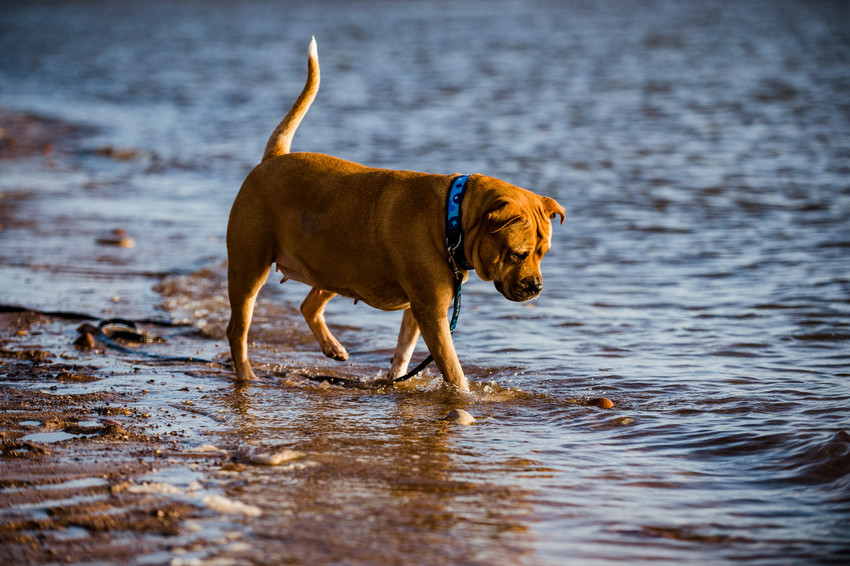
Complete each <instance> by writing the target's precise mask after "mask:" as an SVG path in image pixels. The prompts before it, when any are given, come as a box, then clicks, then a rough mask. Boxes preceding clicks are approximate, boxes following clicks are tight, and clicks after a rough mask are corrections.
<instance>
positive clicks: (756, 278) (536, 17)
mask: <svg viewBox="0 0 850 566" xmlns="http://www.w3.org/2000/svg"><path fill="white" fill-rule="evenodd" d="M849 21H850V7H848V5H847V4H845V3H843V2H818V3H804V2H784V1H783V2H738V3H734V4H727V3H721V2H710V1H702V2H688V3H679V2H674V1H672V0H671V1H657V2H646V3H632V4H623V3H620V2H594V3H584V2H551V3H550V2H545V1H537V2H478V1H471V2H464V3H463V4H462V5H459V4H456V3H450V2H362V3H361V2H318V3H307V4H289V3H272V2H268V3H263V2H239V3H237V2H224V1H220V2H181V3H179V4H172V3H166V2H146V3H134V4H129V3H109V2H106V3H97V2H95V3H85V4H80V5H72V4H52V3H51V4H34V3H27V4H26V5H22V6H16V7H5V8H4V15H3V16H2V18H0V106H2V107H6V108H13V109H20V110H26V111H32V112H37V113H41V114H47V115H50V116H54V117H57V118H61V119H63V120H67V121H70V122H73V123H78V124H84V125H86V126H88V127H91V128H94V132H93V133H91V132H90V133H87V135H85V136H82V137H81V138H80V140H79V142H78V146H77V147H76V149H75V150H74V151H71V152H70V153H67V154H62V155H58V156H56V157H55V163H53V164H52V165H53V168H52V169H45V168H44V166H43V165H44V163H43V162H44V160H43V159H36V160H28V161H24V162H15V163H13V162H4V163H3V172H2V176H1V177H0V182H2V189H3V191H4V192H5V193H6V194H7V195H13V196H16V197H20V198H19V199H18V200H16V204H15V207H16V208H15V215H13V217H12V218H13V219H12V220H11V221H9V220H5V221H4V224H5V223H6V222H8V225H4V227H3V231H2V232H0V255H2V264H3V270H2V273H0V281H2V302H3V303H7V304H8V303H14V304H25V305H28V306H31V307H38V308H43V309H48V310H50V309H62V310H75V311H83V312H91V313H94V314H97V315H102V314H105V313H118V314H119V315H121V316H128V317H132V316H140V317H142V316H144V317H148V316H160V317H162V316H168V317H171V318H174V319H177V320H187V321H191V322H193V323H194V324H196V325H197V326H198V327H199V328H201V330H202V331H203V332H204V333H205V335H206V336H207V337H208V339H207V340H204V339H201V338H196V339H194V341H189V342H188V343H178V346H179V347H186V348H193V349H198V348H204V351H205V353H206V354H208V355H210V356H213V355H217V354H222V353H223V352H225V350H226V349H225V346H224V344H223V341H222V329H223V326H224V325H225V324H226V320H227V316H228V313H227V306H226V303H225V301H224V295H223V293H224V289H225V285H226V282H225V280H224V272H223V260H224V258H225V252H224V245H223V237H224V230H225V223H226V217H227V213H228V211H229V207H230V203H231V201H232V199H233V197H234V196H235V194H236V191H237V189H238V187H239V184H240V183H241V181H242V179H243V178H244V176H245V175H246V174H247V172H248V171H249V170H250V169H251V168H252V167H253V166H254V165H255V164H256V162H257V161H258V160H259V158H260V156H261V154H262V151H263V148H264V145H265V142H266V139H267V137H268V135H269V133H270V132H271V130H272V129H273V128H274V126H275V125H276V124H277V122H278V120H279V119H280V117H281V116H282V114H283V113H284V112H285V111H286V109H287V108H288V107H289V105H290V104H291V102H292V100H293V99H294V97H295V96H296V95H297V93H298V91H299V90H300V88H301V85H302V84H303V80H304V74H305V67H306V64H305V58H306V50H307V44H308V42H309V39H310V36H311V35H315V36H316V38H317V40H318V43H319V55H320V59H321V63H322V71H323V84H322V89H321V91H320V93H319V96H318V99H317V101H316V103H315V105H314V107H313V109H311V111H310V114H309V115H308V117H307V118H306V120H305V121H304V123H303V125H302V127H301V129H300V130H299V132H298V134H297V135H296V137H295V141H294V145H293V147H294V149H295V150H305V151H317V152H324V153H331V154H334V155H337V156H339V157H343V158H347V159H351V160H354V161H358V162H361V163H365V164H368V165H372V166H379V167H391V168H399V169H415V170H424V171H432V172H440V173H449V172H453V171H459V172H481V173H486V174H490V175H493V176H497V177H500V178H503V179H505V180H507V181H509V182H512V183H515V184H517V185H520V186H524V187H528V188H531V189H533V190H535V191H537V192H539V193H541V194H547V195H550V196H552V197H554V198H556V199H557V200H558V201H559V202H560V203H561V204H563V205H564V206H565V207H566V209H567V221H566V223H565V225H564V226H562V227H557V228H556V229H555V234H554V243H553V249H552V251H551V252H550V253H549V255H548V256H547V257H546V258H545V259H544V262H543V272H544V277H545V282H546V288H545V290H544V292H543V295H542V297H541V298H540V299H538V300H537V301H535V302H533V303H530V304H522V305H519V304H513V303H508V302H506V301H505V300H503V299H502V298H501V297H500V296H499V295H498V293H497V292H496V291H495V290H494V289H493V287H492V285H490V284H488V283H483V282H481V281H478V280H476V279H475V277H474V276H473V277H472V280H471V282H470V283H469V284H468V285H466V286H465V287H464V310H463V313H462V314H461V319H460V323H459V327H458V331H457V332H456V333H455V345H456V347H457V349H458V352H459V354H460V358H461V361H462V364H463V366H464V368H465V371H466V372H467V374H468V376H469V377H470V378H471V380H472V381H473V385H472V387H473V393H472V394H471V395H470V396H469V397H457V396H455V395H453V394H451V393H450V392H447V391H445V390H444V389H443V388H442V387H441V385H440V381H439V379H436V378H435V376H434V375H433V374H430V375H426V376H425V377H423V378H419V379H417V380H416V381H414V382H413V383H412V384H410V385H408V386H404V387H400V388H397V389H396V390H394V391H389V392H386V391H385V392H368V391H366V392H364V391H356V390H350V389H344V388H340V387H327V386H323V387H316V386H314V385H310V383H311V382H304V381H303V380H300V379H299V378H298V373H299V372H302V373H304V372H306V373H311V374H339V373H342V374H344V375H347V376H355V377H368V376H371V375H374V374H375V373H377V372H379V371H381V370H386V368H387V367H388V365H389V362H388V359H389V357H390V356H391V353H392V349H393V347H394V340H395V336H396V332H397V327H398V323H399V315H398V313H381V312H378V311H373V310H370V309H369V308H368V307H366V306H364V305H362V304H361V305H357V306H354V305H352V304H351V302H350V301H345V300H342V299H337V300H336V301H334V302H332V303H331V304H330V306H329V308H328V320H329V322H330V323H331V326H332V328H334V330H335V332H336V334H337V337H338V338H340V340H341V341H342V342H343V343H344V344H345V345H346V346H347V347H348V349H349V351H350V352H351V354H352V357H351V360H350V362H351V363H346V364H343V365H339V364H337V363H335V362H330V361H325V360H324V359H322V357H321V354H320V352H318V347H317V346H316V345H315V344H314V343H313V341H312V338H311V336H310V335H309V331H308V330H307V329H306V325H304V324H303V322H301V321H300V320H299V317H298V316H297V305H298V303H299V302H300V300H301V299H302V298H303V295H304V294H305V293H306V291H307V289H306V288H305V287H303V286H300V285H298V284H295V283H288V284H286V285H283V286H279V285H277V281H276V280H270V282H269V284H268V285H267V287H266V288H265V289H264V291H263V295H262V296H261V299H260V305H259V307H258V313H257V318H256V320H255V323H254V333H253V334H252V338H253V339H254V340H255V342H256V343H257V347H256V348H255V349H254V350H252V356H253V358H254V359H255V360H256V361H257V364H256V365H257V366H258V368H259V369H260V370H262V371H265V372H267V373H268V372H271V371H278V372H283V373H288V375H289V376H290V377H289V378H287V379H284V378H281V379H271V380H270V381H266V382H264V383H261V384H257V385H255V386H251V387H248V388H246V389H236V390H234V389H233V388H232V387H231V386H230V385H229V384H228V382H227V380H226V376H223V375H221V376H213V377H210V378H209V379H206V380H205V381H204V385H205V386H207V385H214V386H216V387H217V389H216V390H215V391H216V393H214V394H211V395H210V396H208V397H206V401H205V402H206V403H208V404H209V405H210V407H209V410H210V411H211V412H212V413H213V414H214V415H216V419H217V420H216V423H217V424H216V426H215V427H214V429H213V430H212V431H211V432H210V433H209V434H212V435H213V436H214V437H215V440H216V442H218V443H219V444H221V445H224V446H228V447H235V446H239V445H245V444H248V445H254V446H260V447H269V446H285V447H289V448H292V449H295V450H299V451H301V452H304V453H306V454H308V455H309V456H308V458H309V461H310V462H311V465H310V466H306V467H304V468H300V469H293V470H289V471H275V470H274V469H268V470H266V469H259V470H254V471H252V472H249V473H246V474H247V475H246V477H245V481H244V482H243V483H242V484H241V487H240V489H239V493H238V496H239V498H240V500H241V501H242V502H244V503H246V504H248V505H256V506H259V507H260V508H262V509H263V514H262V516H260V517H257V518H252V519H245V521H246V522H247V524H248V525H249V526H250V528H251V529H252V532H253V533H255V535H254V536H253V538H252V539H251V540H250V543H251V544H250V546H249V547H247V548H242V549H241V552H242V553H243V554H242V557H243V558H245V559H246V560H252V561H255V562H257V563H261V562H264V561H268V560H272V561H282V560H285V559H294V560H300V561H305V562H306V561H310V560H316V561H319V562H333V561H336V562H352V563H365V562H370V563H379V564H390V563H399V562H418V563H437V562H446V561H449V562H452V563H501V564H512V563H526V564H555V563H581V564H613V563H623V562H627V563H635V564H636V563H647V564H649V563H653V564H654V563H659V562H665V561H671V562H672V561H675V562H682V563H684V562H688V563H732V562H748V563H755V564H778V563H781V564H813V563H823V564H828V563H835V564H837V563H842V562H846V561H847V560H850V543H848V541H849V540H850V416H848V409H850V387H848V385H847V378H848V376H850V356H848V354H850V349H848V340H850V260H849V259H848V251H847V250H848V247H850V229H848V226H850V225H848V223H847V218H848V217H850V183H848V179H850V104H848V102H847V100H848V99H847V95H846V93H847V92H848V90H850V32H849V31H848V30H850V26H848V22H849ZM103 148H111V149H117V150H132V155H131V157H132V158H131V159H126V160H122V159H114V158H110V157H108V156H105V155H104V154H106V153H109V152H106V151H104V150H103ZM36 218H37V228H33V226H32V223H31V222H30V223H28V222H27V220H29V219H36ZM115 227H122V228H125V229H127V230H128V233H129V234H130V235H131V236H132V237H133V238H134V239H135V240H136V242H137V246H136V247H135V248H133V249H131V250H124V249H118V248H104V247H96V246H93V244H92V242H93V241H94V239H95V238H96V237H97V235H98V234H99V233H100V232H102V231H107V232H108V231H109V230H111V229H112V228H115ZM163 277H165V280H164V282H163ZM163 309H164V310H163ZM422 355H424V347H423V346H422V344H421V343H420V346H419V353H418V354H417V356H422ZM175 371H176V370H175ZM432 371H434V370H433V369H432ZM181 375H182V377H180V376H181ZM174 379H188V378H187V377H186V376H185V375H183V374H179V373H178V374H177V377H175V378H174ZM211 381H212V382H213V383H210V382H211ZM78 387H79V385H78ZM598 396H606V397H608V398H610V399H612V400H613V401H614V403H615V407H614V409H613V410H611V411H604V410H600V409H598V408H595V407H592V406H588V405H587V404H586V401H587V400H588V399H590V398H592V397H598ZM458 407H464V408H466V409H467V410H468V411H470V412H471V413H472V414H473V415H475V416H476V417H477V418H478V419H479V421H478V423H477V424H476V425H473V426H471V427H460V426H457V425H451V424H449V423H444V422H442V421H440V420H439V419H440V418H441V417H442V416H443V415H445V414H446V413H447V412H448V411H449V410H451V409H453V408H458Z"/></svg>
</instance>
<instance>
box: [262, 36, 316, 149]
mask: <svg viewBox="0 0 850 566" xmlns="http://www.w3.org/2000/svg"><path fill="white" fill-rule="evenodd" d="M319 82H320V74H319V51H318V49H317V48H316V38H315V37H314V38H313V39H312V41H310V52H309V55H308V56H307V83H306V84H305V85H304V89H303V90H302V91H301V94H300V95H298V99H297V100H296V101H295V104H293V105H292V108H290V109H289V112H287V113H286V116H284V117H283V120H281V122H280V124H278V126H277V128H275V130H274V132H272V135H271V137H270V138H269V141H268V143H267V144H266V151H265V153H263V161H265V160H266V159H269V158H270V157H275V156H277V155H283V154H285V153H289V148H290V147H291V146H292V137H293V136H294V135H295V130H297V129H298V125H299V124H300V123H301V120H302V119H303V118H304V115H305V114H307V110H309V109H310V105H311V104H313V99H315V98H316V93H317V92H319Z"/></svg>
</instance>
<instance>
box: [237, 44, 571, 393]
mask: <svg viewBox="0 0 850 566" xmlns="http://www.w3.org/2000/svg"><path fill="white" fill-rule="evenodd" d="M318 89H319V59H318V55H317V51H316V43H315V39H314V40H313V41H312V42H311V43H310V52H309V58H308V76H307V83H306V85H305V86H304V90H303V91H302V92H301V95H300V96H299V97H298V99H297V100H296V101H295V104H294V105H293V106H292V108H291V109H290V111H289V112H288V113H287V115H286V116H285V117H284V119H283V121H281V123H280V125H278V127H277V129H275V131H274V133H273V134H272V135H271V138H269V141H268V144H267V146H266V150H265V154H264V155H263V160H262V162H261V163H260V164H259V165H257V167H256V168H254V170H253V171H251V173H250V174H249V175H248V177H247V178H246V179H245V182H244V183H243V184H242V188H241V189H240V191H239V194H238V195H237V196H236V200H235V201H234V203H233V208H232V209H231V211H230V220H229V222H228V225H227V258H228V266H227V280H228V295H229V297H230V308H231V318H230V324H229V325H228V327H227V337H228V340H229V341H230V350H231V354H232V356H233V363H234V366H235V369H236V375H237V377H238V378H239V379H252V378H254V372H253V371H252V370H251V364H250V362H249V361H248V327H249V326H250V324H251V318H252V315H253V310H254V302H255V300H256V297H257V293H258V292H259V290H260V287H262V286H263V283H264V282H265V280H266V278H267V277H268V274H269V271H270V268H271V264H272V263H276V264H277V270H278V271H280V272H281V273H282V274H283V278H284V280H286V279H293V280H295V281H300V282H302V283H306V284H307V285H310V286H311V287H312V290H311V291H310V293H309V294H308V295H307V298H306V299H304V302H303V303H302V305H301V312H302V313H303V314H304V318H305V319H306V320H307V324H308V325H309V326H310V329H311V330H312V331H313V334H314V335H315V336H316V339H317V340H318V342H319V344H320V345H321V347H322V351H323V352H324V353H325V355H327V356H329V357H331V358H334V359H337V360H345V359H347V358H348V352H346V350H345V348H343V346H342V345H341V344H340V343H339V342H338V341H337V340H336V338H334V336H333V335H332V334H331V332H330V330H329V329H328V327H327V324H325V318H324V309H325V305H326V304H327V303H328V301H330V300H331V298H333V297H334V296H335V295H337V294H339V295H343V296H345V297H349V298H353V299H355V301H357V300H359V301H363V302H365V303H367V304H369V305H371V306H373V307H375V308H379V309H383V310H400V309H404V314H403V316H402V321H401V330H400V332H399V336H398V345H397V346H396V350H395V355H394V356H393V360H392V366H391V368H390V371H389V374H388V377H389V378H395V377H398V376H400V375H402V374H404V372H405V371H407V366H408V363H409V362H410V358H411V355H412V353H413V349H414V346H415V344H416V341H417V339H418V338H419V333H420V331H421V333H422V336H423V337H424V339H425V344H426V345H427V346H428V350H429V351H430V352H431V355H432V356H433V357H434V360H435V361H436V362H437V367H438V368H439V370H440V372H442V374H443V377H444V379H445V380H446V381H447V382H449V383H451V384H453V385H455V386H457V387H458V388H460V389H462V390H468V386H467V382H466V377H464V375H463V370H462V369H461V367H460V362H459V361H458V358H457V354H456V353H455V349H454V345H453V344H452V338H451V333H450V331H449V322H448V320H447V316H446V314H447V311H448V309H449V306H450V305H451V303H452V299H453V296H454V282H455V277H454V271H453V267H452V265H451V262H453V261H454V259H453V258H451V259H450V256H451V255H452V254H451V252H449V251H448V250H447V247H446V232H445V225H446V221H445V218H446V210H447V206H448V205H447V201H446V197H447V194H448V191H449V187H450V185H451V183H452V181H453V179H454V176H452V175H431V174H425V173H414V172H411V171H393V170H387V169H371V168H368V167H364V166H362V165H358V164H357V163H352V162H350V161H343V160H342V159H337V158H335V157H331V156H329V155H322V154H317V153H289V148H290V146H291V143H292V137H293V135H294V134H295V130H296V128H298V125H299V124H300V123H301V120H302V118H303V117H304V115H305V114H306V113H307V110H308V108H309V107H310V104H312V102H313V99H314V98H315V97H316V92H317V91H318ZM461 211H462V216H461V225H462V226H461V227H462V230H463V252H465V256H466V258H467V259H468V262H469V264H471V266H472V267H473V268H474V269H475V271H476V272H477V273H478V275H479V276H480V277H481V278H482V279H484V280H485V281H494V283H495V285H496V289H498V291H499V292H500V293H501V294H502V295H504V296H505V297H506V298H508V299H509V300H511V301H526V300H528V299H533V298H535V297H536V296H537V295H539V294H540V291H541V290H542V288H543V280H542V277H541V275H540V259H541V258H542V257H543V255H544V254H545V253H546V252H547V251H549V247H550V245H551V241H552V223H551V219H552V218H554V217H555V216H556V215H559V216H560V217H561V223H562V224H563V222H564V214H565V211H564V207H562V206H561V205H559V204H558V203H557V202H555V201H554V200H552V199H551V198H548V197H543V196H538V195H536V194H534V193H532V192H530V191H527V190H525V189H521V188H519V187H515V186H513V185H510V184H508V183H505V182H503V181H500V180H498V179H494V178H491V177H485V176H483V175H472V176H471V177H470V178H469V180H468V183H467V188H466V194H465V197H464V198H463V201H462V206H461ZM460 274H461V276H462V277H463V278H464V280H465V279H466V276H467V272H466V271H463V270H461V271H460Z"/></svg>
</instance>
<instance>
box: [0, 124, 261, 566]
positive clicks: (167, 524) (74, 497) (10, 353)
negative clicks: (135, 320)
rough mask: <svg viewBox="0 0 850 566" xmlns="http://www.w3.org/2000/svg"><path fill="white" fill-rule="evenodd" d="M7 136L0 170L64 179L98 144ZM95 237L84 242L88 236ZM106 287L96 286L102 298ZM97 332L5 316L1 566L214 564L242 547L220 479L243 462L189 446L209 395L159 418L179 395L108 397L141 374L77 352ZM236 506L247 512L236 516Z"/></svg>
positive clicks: (102, 354)
mask: <svg viewBox="0 0 850 566" xmlns="http://www.w3.org/2000/svg"><path fill="white" fill-rule="evenodd" d="M0 124H2V127H3V130H2V137H1V138H0V164H2V163H4V162H8V161H9V160H13V159H35V160H36V161H38V160H41V163H42V166H43V167H45V168H52V167H53V166H55V162H54V160H55V159H61V158H62V156H63V155H67V154H68V153H73V152H74V151H76V150H77V148H76V147H75V141H76V140H78V139H79V138H80V136H81V135H82V134H83V133H84V132H85V129H84V128H81V127H78V126H74V125H71V124H67V123H64V122H61V121H57V120H52V119H49V118H44V117H39V116H35V115H32V114H21V113H15V112H8V111H3V110H0ZM17 196H18V195H16V194H15V193H9V192H8V191H7V192H6V193H5V194H3V195H2V198H0V224H2V229H8V228H9V227H10V226H15V227H16V228H20V227H21V226H20V224H16V218H17V217H16V215H15V214H14V210H15V208H16V204H17V198H16V197H17ZM21 198H33V196H32V195H25V196H23V197H21ZM83 224H84V223H82V222H81V223H80V226H77V228H79V229H81V230H85V229H86V227H85V226H84V225H83ZM26 228H28V229H30V230H31V231H32V232H33V237H37V233H38V231H39V230H43V229H45V227H44V226H38V225H37V224H34V223H33V222H32V220H30V221H29V225H28V226H27V227H26ZM89 228H90V227H89ZM99 245H103V244H102V243H98V242H96V241H92V247H93V248H94V247H95V246H99ZM96 280H97V276H96V274H94V275H93V276H92V282H91V284H92V285H96V284H97V281H96ZM87 320H88V318H87V317H86V316H83V315H79V316H78V315H75V314H74V313H73V312H71V313H65V314H62V315H60V316H51V315H48V314H43V313H38V312H33V311H29V310H26V309H22V308H19V307H18V306H17V305H0V366H2V368H3V373H4V375H5V377H4V379H3V383H2V384H0V438H2V456H0V487H2V489H3V498H2V503H0V556H2V558H3V559H4V560H5V561H6V562H7V563H14V564H44V563H56V562H58V563H75V562H77V561H80V560H85V561H86V562H108V563H126V562H129V561H138V559H139V557H142V556H147V557H148V558H147V559H146V560H149V563H167V562H168V561H169V560H171V558H173V557H175V556H176V557H180V556H187V557H191V556H192V555H193V554H192V553H193V552H195V553H197V552H198V551H199V549H203V554H204V555H206V554H208V553H210V552H211V551H213V549H216V548H217V549H218V550H220V551H222V552H224V553H226V552H225V551H226V550H227V549H228V548H229V547H233V546H234V545H235V546H237V547H238V544H237V542H238V540H239V539H240V538H241V533H240V527H239V525H238V517H237V518H236V519H234V518H233V514H235V515H237V516H238V515H244V514H245V509H244V508H240V507H239V506H238V504H237V503H235V501H236V500H232V501H231V500H228V499H226V498H224V496H223V495H222V493H225V492H226V491H227V490H228V481H225V480H221V479H219V480H216V479H215V475H214V473H213V472H215V471H221V470H224V469H227V468H228V467H229V468H231V469H232V468H234V467H238V466H239V465H240V464H238V463H237V462H238V458H237V457H236V456H234V455H232V454H230V453H228V452H227V451H225V450H221V449H218V448H215V447H212V446H206V447H204V446H203V445H201V446H200V448H201V449H200V450H199V449H198V448H199V447H198V446H195V448H194V449H187V448H186V446H185V445H183V444H181V440H183V439H185V437H186V435H187V431H188V430H189V429H190V428H191V426H192V424H193V423H192V421H193V419H194V418H196V417H197V413H198V412H199V411H201V412H202V411H203V408H202V402H201V401H202V399H203V395H202V394H199V392H200V391H202V389H203V388H202V387H198V388H197V390H196V391H194V392H192V394H191V395H189V394H188V392H179V393H176V395H178V396H180V395H182V394H183V393H186V394H187V395H185V396H186V397H189V396H191V397H192V398H191V399H189V398H185V399H183V400H176V399H175V402H174V403H172V404H168V403H161V402H154V403H153V404H151V403H150V402H147V401H146V396H147V394H148V392H149V390H151V389H157V388H164V389H167V385H168V384H167V382H166V381H159V382H156V381H154V380H153V379H149V380H145V383H144V387H139V388H136V389H132V388H131V390H129V391H120V392H119V391H115V390H114V387H111V388H110V387H109V386H102V385H101V383H102V380H103V378H104V377H105V376H110V377H113V378H114V377H116V374H117V376H118V377H119V379H120V377H121V376H120V374H121V373H122V372H130V373H132V374H138V373H139V367H138V364H137V365H135V366H128V363H127V361H126V360H125V359H121V358H122V357H124V358H126V353H124V354H123V356H122V353H121V352H116V351H113V350H111V349H110V347H109V346H105V345H104V344H102V343H94V344H93V345H92V347H86V345H82V346H78V345H74V344H73V342H74V341H76V339H77V338H78V337H79V336H80V333H79V332H78V331H77V329H78V328H79V327H80V325H81V324H85V323H86V322H87ZM81 358H84V359H81ZM195 369H197V368H195ZM148 382H150V383H148ZM160 478H166V479H160ZM199 478H200V479H202V480H203V483H199V482H198V479H199ZM157 480H160V481H157ZM210 498H211V499H210ZM223 501H230V502H231V503H234V506H233V507H232V508H228V509H226V511H225V512H224V514H222V513H221V511H220V508H221V507H220V504H221V503H222V502H223ZM248 511H249V514H250V512H251V511H252V510H251V509H250V508H249V509H248ZM223 517H224V518H226V520H225V519H223ZM233 554H234V556H238V554H239V552H238V551H237V552H234V553H233Z"/></svg>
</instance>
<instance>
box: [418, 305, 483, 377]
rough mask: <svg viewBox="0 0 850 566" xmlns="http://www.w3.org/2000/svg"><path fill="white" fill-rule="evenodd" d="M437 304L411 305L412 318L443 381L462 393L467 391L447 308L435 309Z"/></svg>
mask: <svg viewBox="0 0 850 566" xmlns="http://www.w3.org/2000/svg"><path fill="white" fill-rule="evenodd" d="M438 304H439V301H434V302H431V303H430V304H429V305H427V306H421V305H420V306H418V307H417V306H414V305H411V309H412V311H413V316H414V317H415V318H416V321H417V322H418V323H419V329H420V330H421V332H422V338H424V339H425V344H426V345H427V346H428V351H429V352H431V355H432V356H433V357H434V361H435V362H436V363H437V367H438V368H439V369H440V372H441V373H442V374H443V379H445V380H446V381H447V382H448V383H451V384H452V385H454V386H455V387H457V388H458V389H460V390H462V391H469V385H468V384H467V381H466V376H465V375H463V369H462V368H461V367H460V361H459V360H458V359H457V353H456V352H455V347H454V344H453V343H452V333H451V331H450V330H449V321H448V319H447V318H446V310H447V308H440V307H439V306H437V308H436V309H435V308H434V306H435V305H438ZM446 307H447V305H446Z"/></svg>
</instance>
